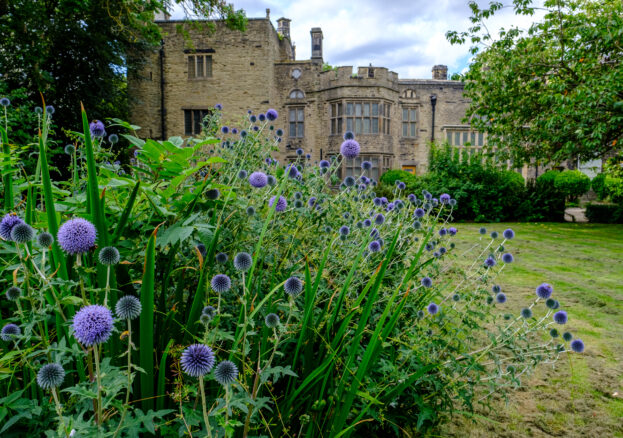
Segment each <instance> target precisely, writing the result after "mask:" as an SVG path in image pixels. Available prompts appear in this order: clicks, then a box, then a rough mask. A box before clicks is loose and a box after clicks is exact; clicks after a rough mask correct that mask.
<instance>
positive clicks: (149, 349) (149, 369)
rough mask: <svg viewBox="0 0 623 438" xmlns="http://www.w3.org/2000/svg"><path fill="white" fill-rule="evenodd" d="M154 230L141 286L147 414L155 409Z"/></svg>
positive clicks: (143, 392) (143, 385)
mask: <svg viewBox="0 0 623 438" xmlns="http://www.w3.org/2000/svg"><path fill="white" fill-rule="evenodd" d="M157 233H158V228H156V229H155V230H154V232H153V233H152V235H151V237H150V238H149V241H148V242H147V249H146V250H145V266H144V268H143V283H142V284H141V317H140V320H139V324H140V337H139V351H140V360H139V363H140V367H141V368H142V369H143V370H144V372H143V373H142V374H141V398H142V399H143V410H144V411H145V412H147V411H148V410H149V409H153V408H154V400H153V398H152V397H153V396H154V287H155V271H156V234H157Z"/></svg>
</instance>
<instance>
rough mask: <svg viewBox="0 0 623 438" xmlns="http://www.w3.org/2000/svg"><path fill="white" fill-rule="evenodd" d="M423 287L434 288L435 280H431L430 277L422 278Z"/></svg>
mask: <svg viewBox="0 0 623 438" xmlns="http://www.w3.org/2000/svg"><path fill="white" fill-rule="evenodd" d="M421 283H422V286H424V287H432V286H433V280H431V278H430V277H424V278H422V281H421Z"/></svg>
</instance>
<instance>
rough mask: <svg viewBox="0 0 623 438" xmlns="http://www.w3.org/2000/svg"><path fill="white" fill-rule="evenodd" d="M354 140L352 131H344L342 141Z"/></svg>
mask: <svg viewBox="0 0 623 438" xmlns="http://www.w3.org/2000/svg"><path fill="white" fill-rule="evenodd" d="M354 138H355V134H353V131H346V132H345V133H344V140H353V139H354Z"/></svg>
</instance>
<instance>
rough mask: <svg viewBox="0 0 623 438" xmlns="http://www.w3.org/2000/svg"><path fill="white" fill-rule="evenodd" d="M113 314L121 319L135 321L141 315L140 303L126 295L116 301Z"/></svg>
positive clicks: (131, 296) (133, 297)
mask: <svg viewBox="0 0 623 438" xmlns="http://www.w3.org/2000/svg"><path fill="white" fill-rule="evenodd" d="M115 313H117V316H118V317H119V318H121V319H136V318H138V317H139V316H140V314H141V302H140V301H139V299H138V298H136V297H135V296H133V295H126V296H124V297H121V298H120V299H119V301H117V305H116V306H115Z"/></svg>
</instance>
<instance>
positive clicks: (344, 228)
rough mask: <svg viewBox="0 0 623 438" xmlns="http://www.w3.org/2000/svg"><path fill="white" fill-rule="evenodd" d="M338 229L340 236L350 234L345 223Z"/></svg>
mask: <svg viewBox="0 0 623 438" xmlns="http://www.w3.org/2000/svg"><path fill="white" fill-rule="evenodd" d="M339 231H340V234H341V235H342V236H348V235H349V234H350V228H349V227H347V226H346V225H343V226H341V227H340V230H339Z"/></svg>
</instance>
